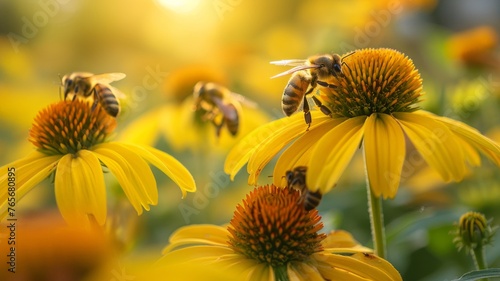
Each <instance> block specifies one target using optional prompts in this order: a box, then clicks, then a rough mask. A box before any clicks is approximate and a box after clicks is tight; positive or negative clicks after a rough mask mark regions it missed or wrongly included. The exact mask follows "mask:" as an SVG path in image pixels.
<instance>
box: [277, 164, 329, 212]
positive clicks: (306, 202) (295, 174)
mask: <svg viewBox="0 0 500 281" xmlns="http://www.w3.org/2000/svg"><path fill="white" fill-rule="evenodd" d="M306 173H307V167H305V166H297V167H295V168H294V169H293V170H290V171H286V175H285V177H286V181H287V186H288V187H290V188H295V189H297V190H299V191H300V193H301V196H300V203H301V204H303V206H304V209H306V211H310V210H312V209H314V208H316V207H317V206H318V205H319V203H320V201H321V197H322V195H321V193H320V192H319V190H318V191H316V192H312V191H310V190H309V189H308V188H307V185H306Z"/></svg>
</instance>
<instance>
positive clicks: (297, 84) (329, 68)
mask: <svg viewBox="0 0 500 281" xmlns="http://www.w3.org/2000/svg"><path fill="white" fill-rule="evenodd" d="M352 54H354V52H352V53H349V54H347V55H345V56H344V57H341V56H339V55H338V54H325V55H315V56H311V57H309V58H307V59H305V60H303V59H291V60H280V61H272V62H271V64H275V65H291V66H295V67H294V68H292V69H289V70H287V71H285V72H282V73H280V74H277V75H275V76H273V77H271V78H276V77H280V76H284V75H288V74H292V76H291V77H290V80H288V83H287V85H286V86H285V90H284V91H283V97H282V100H281V108H282V109H283V113H285V115H286V116H290V115H292V114H293V113H295V112H296V111H297V110H298V109H299V106H300V105H301V104H303V105H302V110H303V111H304V119H305V122H306V124H307V129H309V127H310V126H311V122H312V120H311V113H310V112H309V109H310V108H309V103H308V101H307V95H309V94H310V93H312V91H313V90H314V89H315V88H316V87H317V85H320V86H322V87H326V88H336V87H337V86H336V85H334V84H330V83H328V82H326V81H328V80H330V79H331V78H332V77H335V78H337V79H340V77H342V76H343V72H342V66H344V65H345V66H347V67H348V68H349V66H348V65H347V63H345V62H344V61H343V60H344V58H346V57H348V56H350V55H352ZM312 99H313V101H314V103H315V104H316V105H317V106H318V107H319V109H320V110H321V112H323V113H324V114H326V115H331V114H332V112H331V110H330V109H329V108H328V107H326V106H325V105H323V104H322V103H321V101H320V100H319V99H318V98H317V97H316V96H312Z"/></svg>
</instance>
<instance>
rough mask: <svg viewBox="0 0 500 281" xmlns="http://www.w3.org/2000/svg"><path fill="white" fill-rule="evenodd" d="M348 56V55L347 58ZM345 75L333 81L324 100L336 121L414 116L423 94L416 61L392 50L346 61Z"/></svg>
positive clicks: (370, 51) (362, 53)
mask: <svg viewBox="0 0 500 281" xmlns="http://www.w3.org/2000/svg"><path fill="white" fill-rule="evenodd" d="M344 56H346V55H344ZM343 63H345V64H343V65H342V72H343V73H344V75H342V76H339V77H338V78H332V81H330V82H331V84H334V85H336V87H334V88H323V89H322V94H321V98H322V99H323V100H324V101H325V105H326V106H327V107H329V108H330V109H331V111H332V113H333V115H335V116H336V117H341V116H342V117H348V118H349V117H356V116H361V115H370V114H372V113H386V114H391V113H393V112H411V111H414V110H416V109H418V107H417V106H416V103H418V102H419V98H420V96H421V92H422V79H421V78H420V74H419V73H418V71H417V69H416V68H415V65H414V64H413V62H412V60H411V59H409V58H408V57H407V56H405V55H404V54H402V53H400V52H398V51H396V50H392V49H362V50H357V51H355V53H354V54H352V55H350V56H346V57H345V59H343Z"/></svg>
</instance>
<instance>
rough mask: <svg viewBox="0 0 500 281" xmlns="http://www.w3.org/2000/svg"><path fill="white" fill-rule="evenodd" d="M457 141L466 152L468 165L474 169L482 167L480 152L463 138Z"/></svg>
mask: <svg viewBox="0 0 500 281" xmlns="http://www.w3.org/2000/svg"><path fill="white" fill-rule="evenodd" d="M457 141H458V142H459V146H460V147H461V148H462V150H463V151H464V156H465V159H466V160H467V163H469V164H470V165H471V166H473V167H478V166H481V156H480V155H479V152H478V151H477V150H476V148H474V146H472V145H471V144H470V143H469V142H467V141H466V140H464V139H463V138H461V137H458V138H457Z"/></svg>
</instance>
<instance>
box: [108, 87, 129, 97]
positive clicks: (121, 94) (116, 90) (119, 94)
mask: <svg viewBox="0 0 500 281" xmlns="http://www.w3.org/2000/svg"><path fill="white" fill-rule="evenodd" d="M106 86H107V87H109V88H110V89H111V92H113V94H114V95H115V96H116V97H117V98H118V99H121V100H123V99H126V98H127V96H126V95H125V94H124V93H123V92H122V91H120V90H118V89H117V88H115V87H113V86H111V85H106Z"/></svg>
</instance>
